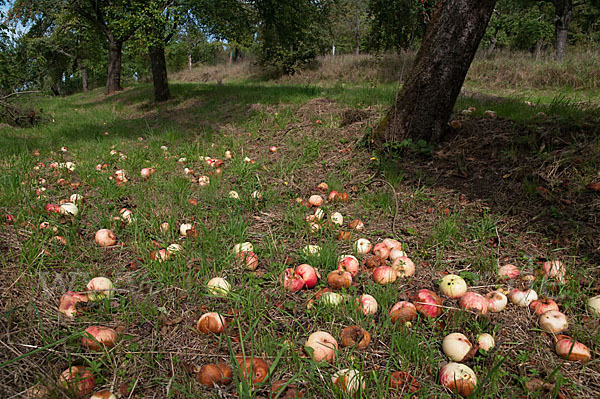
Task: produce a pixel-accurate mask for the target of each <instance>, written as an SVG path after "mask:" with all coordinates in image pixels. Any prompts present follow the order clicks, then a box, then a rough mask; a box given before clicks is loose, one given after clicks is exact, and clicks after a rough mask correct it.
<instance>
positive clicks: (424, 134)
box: [373, 0, 496, 147]
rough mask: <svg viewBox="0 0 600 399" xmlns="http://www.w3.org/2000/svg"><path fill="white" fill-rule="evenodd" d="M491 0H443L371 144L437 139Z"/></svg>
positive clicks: (487, 16) (488, 14)
mask: <svg viewBox="0 0 600 399" xmlns="http://www.w3.org/2000/svg"><path fill="white" fill-rule="evenodd" d="M495 3H496V0H442V1H441V2H440V3H438V6H437V8H436V10H435V12H434V14H433V16H432V19H431V21H430V23H429V26H428V27H427V32H426V34H425V37H424V39H423V43H422V45H421V48H420V49H419V52H418V53H417V57H416V59H415V63H414V66H413V68H412V70H411V72H410V75H409V77H408V79H407V81H406V83H405V84H404V87H403V88H402V91H401V92H400V95H399V96H398V98H397V100H396V103H395V105H394V106H393V107H392V108H391V109H390V110H389V111H388V113H387V115H386V117H385V118H384V120H383V121H382V122H381V123H380V125H379V126H378V127H377V129H376V130H375V132H374V135H373V140H374V142H375V144H377V145H379V146H381V147H383V146H384V145H385V144H393V143H395V142H396V143H400V142H402V141H403V140H405V139H411V140H412V142H413V143H417V142H418V141H420V140H425V141H427V142H428V143H431V144H435V143H437V142H439V140H440V139H441V137H442V134H443V132H444V131H445V130H446V128H447V127H448V126H447V124H448V120H449V119H450V116H451V114H452V109H453V107H454V104H455V102H456V98H457V97H458V94H459V93H460V89H461V87H462V85H463V82H464V80H465V76H466V75H467V71H468V70H469V67H470V65H471V62H472V61H473V58H474V56H475V53H476V51H477V47H478V46H479V42H480V41H481V39H482V38H483V34H484V33H485V29H486V27H487V24H488V22H489V20H490V17H491V15H492V11H493V9H494V5H495Z"/></svg>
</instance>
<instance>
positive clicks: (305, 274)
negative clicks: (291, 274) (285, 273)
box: [296, 263, 319, 288]
mask: <svg viewBox="0 0 600 399" xmlns="http://www.w3.org/2000/svg"><path fill="white" fill-rule="evenodd" d="M296 274H298V275H299V276H300V277H302V280H303V281H304V285H305V286H306V288H313V287H314V286H315V285H317V280H318V279H319V275H318V273H317V271H316V270H315V268H314V267H312V266H311V265H308V264H306V263H304V264H302V265H300V266H298V267H296Z"/></svg>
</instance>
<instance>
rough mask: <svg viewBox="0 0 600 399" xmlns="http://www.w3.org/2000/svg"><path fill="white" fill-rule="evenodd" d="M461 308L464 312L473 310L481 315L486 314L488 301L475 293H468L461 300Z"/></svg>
mask: <svg viewBox="0 0 600 399" xmlns="http://www.w3.org/2000/svg"><path fill="white" fill-rule="evenodd" d="M459 306H460V307H461V309H464V310H472V311H474V312H476V313H479V314H486V313H487V310H488V301H487V299H486V298H485V297H484V296H483V295H480V294H477V293H475V292H467V293H466V294H465V295H463V296H462V298H460V302H459Z"/></svg>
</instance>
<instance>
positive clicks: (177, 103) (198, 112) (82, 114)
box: [0, 83, 395, 155]
mask: <svg viewBox="0 0 600 399" xmlns="http://www.w3.org/2000/svg"><path fill="white" fill-rule="evenodd" d="M170 88H171V93H172V97H173V98H172V99H171V100H169V101H167V102H164V103H159V104H157V103H154V102H153V101H152V86H151V85H148V84H143V85H138V86H135V87H132V88H128V89H126V90H124V91H122V92H119V93H116V94H113V95H108V96H107V95H104V94H102V93H101V89H98V90H95V91H94V92H92V93H87V94H77V95H73V96H70V97H65V98H45V99H41V100H40V101H39V102H38V103H36V104H34V105H35V106H36V108H38V109H39V108H44V109H45V110H47V111H46V112H49V113H50V114H52V115H53V117H54V119H55V120H56V122H55V123H47V124H45V125H40V126H37V127H34V128H31V129H16V128H0V154H5V155H10V154H19V153H23V152H28V151H31V150H33V149H36V148H39V149H43V148H44V147H47V148H48V149H54V150H56V148H55V147H56V146H59V147H60V146H61V145H66V144H62V143H73V142H78V141H92V140H98V139H99V137H100V136H102V135H103V134H104V132H105V131H107V132H109V133H110V135H111V136H112V137H118V138H125V139H133V138H136V137H138V136H140V135H144V134H148V133H153V134H161V133H163V132H165V131H178V133H179V135H180V136H181V137H186V136H193V135H196V134H198V133H202V132H205V131H207V130H208V131H211V132H216V131H218V129H219V127H222V126H224V125H226V124H234V125H237V126H243V124H244V123H245V122H246V121H248V120H249V119H250V118H251V117H253V116H256V115H255V114H254V113H257V112H268V111H261V110H262V107H255V106H254V105H255V104H261V105H276V104H302V103H305V102H307V101H309V100H311V99H313V98H316V97H332V98H335V99H336V100H338V101H340V102H344V103H348V104H353V105H357V106H361V107H364V106H368V105H375V104H380V103H384V104H386V103H390V102H391V101H392V99H393V96H394V90H395V89H394V88H393V87H391V86H390V87H380V88H368V87H367V88H364V87H354V88H346V87H344V86H337V87H333V88H321V87H317V86H311V85H304V86H299V85H269V84H255V83H250V84H225V85H218V84H197V83H190V84H186V83H176V84H171V85H170Z"/></svg>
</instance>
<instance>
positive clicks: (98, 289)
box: [87, 277, 115, 301]
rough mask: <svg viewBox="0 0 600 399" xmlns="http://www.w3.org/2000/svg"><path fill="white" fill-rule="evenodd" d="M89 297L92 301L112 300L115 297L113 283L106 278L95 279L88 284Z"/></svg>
mask: <svg viewBox="0 0 600 399" xmlns="http://www.w3.org/2000/svg"><path fill="white" fill-rule="evenodd" d="M87 290H88V291H90V292H88V294H87V296H88V299H89V300H90V301H100V300H103V299H110V298H112V297H113V296H114V295H115V291H114V289H113V283H112V281H110V280H109V279H108V278H106V277H94V278H93V279H91V280H90V281H89V282H88V283H87Z"/></svg>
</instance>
